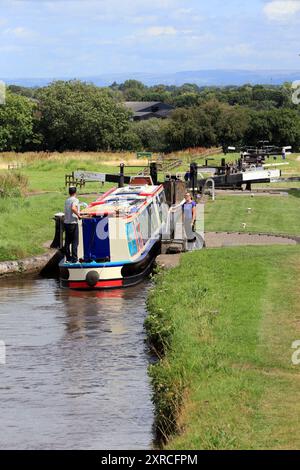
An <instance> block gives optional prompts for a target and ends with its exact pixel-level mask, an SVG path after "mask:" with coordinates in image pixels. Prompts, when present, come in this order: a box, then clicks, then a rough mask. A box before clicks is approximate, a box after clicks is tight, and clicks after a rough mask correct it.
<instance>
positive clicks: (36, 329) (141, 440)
mask: <svg viewBox="0 0 300 470" xmlns="http://www.w3.org/2000/svg"><path fill="white" fill-rule="evenodd" d="M148 287H149V284H147V283H145V284H140V285H139V286H137V287H135V288H130V289H127V290H126V289H125V290H115V291H108V292H101V291H99V292H72V291H69V290H64V289H61V288H60V287H59V284H58V283H57V281H55V280H46V279H26V280H20V279H19V280H16V279H13V280H11V279H9V280H5V281H3V280H2V281H0V341H4V342H5V345H6V364H5V365H1V364H0V416H1V419H0V448H1V449H147V448H151V446H152V439H153V435H152V424H153V409H152V404H151V400H150V398H151V390H150V385H149V380H148V376H147V367H148V364H149V357H148V355H147V351H146V347H145V332H144V330H143V323H144V319H145V316H146V310H145V300H146V295H147V289H148Z"/></svg>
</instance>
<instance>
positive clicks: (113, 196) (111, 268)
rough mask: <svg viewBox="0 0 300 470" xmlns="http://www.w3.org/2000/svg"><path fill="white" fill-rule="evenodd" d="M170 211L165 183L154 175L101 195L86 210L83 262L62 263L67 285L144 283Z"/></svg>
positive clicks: (109, 286) (95, 286)
mask: <svg viewBox="0 0 300 470" xmlns="http://www.w3.org/2000/svg"><path fill="white" fill-rule="evenodd" d="M167 212H168V206H167V204H166V200H165V192H164V188H163V185H153V183H152V180H151V178H150V177H149V178H147V177H146V178H145V177H143V178H137V177H135V178H133V179H132V181H131V183H130V184H129V185H128V186H125V187H122V188H113V189H111V190H110V191H108V192H106V193H105V194H103V195H101V196H100V197H99V198H98V199H97V200H96V201H95V202H93V203H91V204H89V205H88V206H87V207H85V208H84V209H83V210H81V217H82V219H81V220H80V221H79V247H78V253H79V261H78V262H77V263H66V261H65V260H62V261H61V263H60V265H59V268H60V280H61V284H62V286H64V287H69V288H70V289H78V290H94V289H112V288H123V287H128V286H133V285H135V284H138V283H139V282H141V281H142V280H143V279H144V278H145V277H146V276H147V275H149V274H150V272H151V269H152V267H153V264H154V261H155V258H156V256H157V255H158V254H159V253H160V250H161V237H162V231H163V227H164V224H165V221H166V220H167Z"/></svg>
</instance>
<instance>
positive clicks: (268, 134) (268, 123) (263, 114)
mask: <svg viewBox="0 0 300 470" xmlns="http://www.w3.org/2000/svg"><path fill="white" fill-rule="evenodd" d="M259 140H269V141H270V142H272V143H273V144H275V145H278V146H285V145H291V146H293V147H294V149H298V148H299V147H300V115H299V112H298V111H297V110H291V109H275V110H272V111H258V112H256V111H252V112H251V117H250V121H249V126H248V129H247V131H246V132H245V143H246V144H252V145H253V143H254V144H255V143H256V142H257V141H259Z"/></svg>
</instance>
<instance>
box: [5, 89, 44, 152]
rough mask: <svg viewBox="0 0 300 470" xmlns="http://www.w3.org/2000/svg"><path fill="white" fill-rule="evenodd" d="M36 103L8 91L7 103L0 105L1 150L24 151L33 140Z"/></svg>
mask: <svg viewBox="0 0 300 470" xmlns="http://www.w3.org/2000/svg"><path fill="white" fill-rule="evenodd" d="M35 108H36V103H35V102H34V101H32V100H30V99H28V98H26V97H24V96H19V95H15V94H13V93H11V92H10V91H8V90H7V93H6V102H5V104H3V105H0V150H1V151H17V152H20V151H23V150H25V149H27V148H28V147H29V146H30V144H31V142H32V140H33V138H34V133H33V121H34V110H35Z"/></svg>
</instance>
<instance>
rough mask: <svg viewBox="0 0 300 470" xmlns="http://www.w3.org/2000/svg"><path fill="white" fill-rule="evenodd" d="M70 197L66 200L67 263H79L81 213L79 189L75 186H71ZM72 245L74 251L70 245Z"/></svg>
mask: <svg viewBox="0 0 300 470" xmlns="http://www.w3.org/2000/svg"><path fill="white" fill-rule="evenodd" d="M69 195H70V197H68V199H67V200H66V202H65V233H66V237H65V253H66V261H67V263H77V261H78V254H77V252H78V243H79V230H78V220H79V219H80V218H81V217H80V213H79V200H78V199H77V197H76V196H77V190H76V188H75V187H70V188H69ZM71 246H72V252H71V250H70V247H71Z"/></svg>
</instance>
